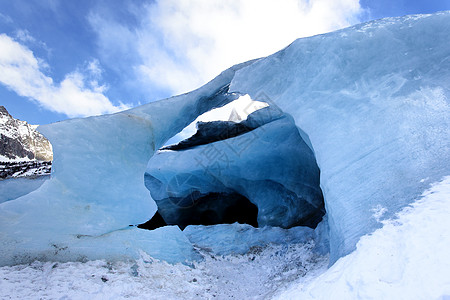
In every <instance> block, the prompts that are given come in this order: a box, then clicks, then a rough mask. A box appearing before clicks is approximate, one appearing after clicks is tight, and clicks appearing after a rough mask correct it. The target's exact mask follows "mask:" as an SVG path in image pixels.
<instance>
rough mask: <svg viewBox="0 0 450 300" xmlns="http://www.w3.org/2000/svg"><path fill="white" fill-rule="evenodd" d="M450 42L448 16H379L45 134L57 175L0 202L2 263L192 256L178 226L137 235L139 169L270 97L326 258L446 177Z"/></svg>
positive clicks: (145, 198) (141, 190)
mask: <svg viewBox="0 0 450 300" xmlns="http://www.w3.org/2000/svg"><path fill="white" fill-rule="evenodd" d="M449 40H450V12H442V13H436V14H433V15H421V16H407V17H402V18H388V19H382V20H378V21H373V22H369V23H365V24H360V25H357V26H353V27H350V28H346V29H343V30H339V31H336V32H332V33H328V34H323V35H318V36H314V37H309V38H303V39H299V40H296V41H295V42H293V43H292V44H291V45H289V46H288V47H286V48H285V49H283V50H281V51H279V52H277V53H275V54H273V55H271V56H268V57H266V58H261V59H257V60H254V61H250V62H247V63H244V64H240V65H237V66H234V67H232V68H230V69H228V70H226V71H224V72H223V73H222V74H220V75H219V76H218V77H217V78H215V79H214V80H212V81H211V82H209V83H208V84H206V85H205V86H203V87H201V88H199V89H197V90H195V91H193V92H190V93H187V94H183V95H180V96H176V97H173V98H169V99H166V100H162V101H158V102H153V103H150V104H146V105H143V106H141V107H137V108H134V109H131V110H128V111H124V112H120V113H117V114H113V115H106V116H98V117H91V118H86V119H74V120H68V121H64V122H59V123H55V124H50V125H45V126H40V127H39V128H38V129H39V131H40V132H42V133H43V134H44V135H45V136H46V137H47V138H48V139H49V140H50V141H51V143H52V145H53V149H54V164H53V170H52V176H51V179H49V180H47V181H45V182H44V183H43V184H42V186H41V187H40V188H38V189H37V190H35V191H33V192H31V193H29V194H27V195H24V196H22V197H19V198H17V199H14V200H11V201H6V202H3V203H1V204H0V247H1V250H2V256H1V257H0V265H8V264H16V263H23V262H29V261H33V260H34V259H44V260H45V259H47V260H51V259H57V260H65V261H67V260H80V259H96V258H108V259H119V258H136V257H137V256H138V255H139V251H144V252H147V253H148V254H150V255H152V256H154V257H155V258H158V259H164V260H167V261H169V262H179V261H185V260H192V259H196V258H197V257H198V256H197V254H196V252H195V249H194V248H193V246H192V243H191V242H190V241H189V239H188V238H187V236H186V234H184V233H183V232H182V231H181V230H180V229H178V228H177V227H176V226H166V227H162V228H158V229H156V230H152V231H149V230H143V229H139V228H138V227H136V225H138V224H142V223H144V222H146V221H147V220H149V219H150V218H151V217H152V216H153V215H154V214H155V212H156V209H157V206H156V203H155V201H153V199H152V198H151V196H150V193H149V191H148V190H147V189H146V187H145V184H144V173H145V171H146V169H147V163H148V162H149V160H150V159H151V157H152V156H153V155H154V154H155V153H156V151H157V149H159V148H161V147H162V146H163V145H164V143H165V142H166V141H167V140H168V139H170V138H171V137H172V136H174V135H175V134H177V133H178V132H180V131H181V130H182V129H183V128H185V127H186V126H187V125H188V124H189V123H190V122H192V121H193V120H194V119H195V118H196V117H197V116H199V115H200V114H202V113H204V112H206V111H208V110H211V109H212V108H215V107H220V106H222V105H225V104H226V103H229V102H231V101H233V100H236V99H237V98H238V97H239V95H245V94H248V95H250V96H251V98H252V99H253V100H255V101H263V102H264V101H266V100H269V101H270V102H271V103H272V104H273V105H276V106H277V107H279V108H280V109H281V110H282V111H284V112H286V113H288V114H289V115H290V116H292V118H293V120H294V121H295V124H296V126H297V127H298V128H299V132H304V133H305V135H307V136H308V137H309V142H307V144H308V146H309V147H310V148H311V149H312V151H313V154H314V156H315V158H316V161H317V164H318V167H319V168H320V172H321V173H320V187H321V189H322V192H323V195H324V202H325V208H326V218H324V221H323V222H322V223H321V224H319V226H318V229H317V230H316V231H323V232H328V233H329V240H328V238H326V237H323V235H322V237H321V239H322V240H324V241H329V247H330V262H331V263H334V262H335V261H336V260H337V259H339V258H340V257H342V256H344V255H347V254H349V253H350V252H352V251H353V250H354V249H355V247H356V244H357V242H358V240H359V239H360V237H361V236H363V235H366V234H369V233H372V232H373V231H375V230H376V229H377V228H379V227H381V223H380V220H381V221H382V220H383V219H387V218H391V217H394V216H395V214H396V213H397V212H398V211H400V210H401V209H402V208H404V207H405V206H406V205H408V204H410V203H411V201H413V200H414V199H416V198H417V197H418V196H420V195H421V194H422V192H423V191H424V190H426V189H427V187H428V186H429V184H430V183H432V182H438V181H439V180H440V179H442V178H443V177H444V176H446V175H448V174H449V171H450V170H449V167H448V161H449V158H450V155H449V154H450V152H449V148H450V147H449V146H450V145H449V139H448V136H450V135H449V128H450V126H449V125H450V124H449V123H450V118H449V116H450V113H449V112H450V110H449V101H448V99H449V94H450V44H449V43H448V41H449ZM304 140H305V141H306V139H305V138H304ZM261 167H262V168H263V167H264V166H261ZM374 211H377V212H378V213H377V214H375V216H374ZM381 212H384V214H381ZM130 225H131V226H130ZM230 227H233V226H230ZM231 230H233V229H231ZM217 236H218V238H220V236H222V235H221V234H217ZM105 245H108V247H105ZM219 250H220V249H219Z"/></svg>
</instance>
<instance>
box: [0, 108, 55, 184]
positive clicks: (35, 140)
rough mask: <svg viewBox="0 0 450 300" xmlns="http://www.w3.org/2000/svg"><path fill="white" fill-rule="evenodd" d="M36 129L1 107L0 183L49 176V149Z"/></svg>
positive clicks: (50, 159)
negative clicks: (20, 177)
mask: <svg viewBox="0 0 450 300" xmlns="http://www.w3.org/2000/svg"><path fill="white" fill-rule="evenodd" d="M36 128H37V125H30V124H28V123H27V122H25V121H21V120H18V119H15V118H13V117H12V116H11V115H10V114H9V113H8V111H7V110H6V108H5V107H4V106H0V179H4V178H8V177H17V176H32V175H40V174H42V173H43V174H48V173H49V172H50V165H51V161H52V159H53V151H52V145H51V144H50V142H49V141H48V140H47V139H46V138H45V137H44V136H43V135H42V134H41V133H39V132H38V131H37V130H36ZM34 169H36V170H34Z"/></svg>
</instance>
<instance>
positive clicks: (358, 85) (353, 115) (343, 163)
mask: <svg viewBox="0 0 450 300" xmlns="http://www.w3.org/2000/svg"><path fill="white" fill-rule="evenodd" d="M449 41H450V12H443V13H437V14H434V15H423V16H407V17H404V18H388V19H383V20H379V21H374V22H371V23H367V24H361V25H357V26H354V27H351V28H347V29H343V30H340V31H336V32H333V33H330V34H324V35H319V36H314V37H311V38H305V39H299V40H297V41H295V42H294V43H292V44H291V45H290V46H288V47H287V48H285V49H283V50H282V51H280V52H278V53H275V54H274V55H272V56H269V57H267V58H265V59H262V60H259V61H257V62H255V63H254V64H252V65H250V66H248V67H247V68H245V69H242V70H240V71H239V72H237V74H236V76H235V77H234V79H233V81H232V84H231V89H230V90H231V91H239V92H241V93H249V94H250V96H251V97H252V99H255V100H258V98H259V97H261V96H264V97H268V98H270V99H271V101H273V102H274V103H276V104H277V105H278V106H279V107H280V108H282V109H283V110H284V111H286V112H289V113H290V114H291V115H292V116H293V117H294V118H295V121H296V124H297V126H299V127H300V128H301V129H303V130H304V131H305V132H306V133H307V134H308V135H309V137H310V140H311V143H312V146H313V148H314V150H315V154H316V159H317V162H318V164H319V167H320V169H321V188H322V190H323V192H324V197H325V203H326V209H327V213H328V218H329V225H330V235H331V245H330V246H331V260H332V261H335V260H336V259H337V258H339V257H341V256H343V255H345V254H348V253H349V252H350V251H352V250H353V249H355V245H356V242H357V241H358V239H359V237H361V236H362V235H364V234H367V233H370V232H372V231H373V230H374V229H375V228H377V227H379V223H378V222H377V220H376V218H374V217H373V214H374V212H375V211H382V210H383V209H386V210H387V213H385V214H384V217H389V216H392V215H393V214H394V213H395V212H397V211H398V210H399V209H400V208H402V207H404V206H405V205H407V204H408V202H409V201H410V200H411V199H415V198H416V196H418V195H420V194H421V193H422V192H423V191H424V190H425V189H426V187H427V186H428V184H429V183H430V182H434V181H438V180H439V179H441V178H442V177H443V176H444V175H448V174H449V173H450V168H449V161H450V153H449V148H450V147H449V136H450V132H449V128H450V124H449V123H450V110H449V95H450V43H449Z"/></svg>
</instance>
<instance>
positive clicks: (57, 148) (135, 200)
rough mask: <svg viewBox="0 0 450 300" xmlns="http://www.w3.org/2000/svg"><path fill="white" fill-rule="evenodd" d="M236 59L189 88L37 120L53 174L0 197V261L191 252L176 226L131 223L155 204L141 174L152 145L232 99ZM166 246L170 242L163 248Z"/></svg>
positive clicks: (178, 256)
mask: <svg viewBox="0 0 450 300" xmlns="http://www.w3.org/2000/svg"><path fill="white" fill-rule="evenodd" d="M239 67H242V65H241V66H236V67H234V68H231V69H229V70H227V71H225V72H223V73H222V74H221V75H219V76H218V77H217V78H216V79H214V80H213V81H211V82H210V83H208V84H206V85H205V86H203V87H202V88H200V89H198V90H195V91H193V92H191V93H189V94H184V95H180V96H177V97H173V98H170V99H166V100H163V101H158V102H154V103H150V104H147V105H144V106H141V107H138V108H135V109H132V110H129V111H125V112H121V113H117V114H113V115H106V116H99V117H91V118H86V119H73V120H68V121H64V122H59V123H55V124H50V125H46V126H40V127H39V130H40V132H42V133H43V134H44V135H45V136H46V137H47V138H49V139H50V140H51V141H52V145H53V150H54V161H53V170H52V177H51V179H50V180H48V181H46V182H45V183H44V184H43V185H42V186H41V187H40V188H39V189H38V190H36V191H34V192H32V193H30V194H28V195H25V196H23V197H20V198H17V199H15V200H13V201H7V202H4V203H2V204H0V248H1V252H2V255H1V257H0V265H5V264H13V263H20V262H28V261H32V260H34V259H36V258H41V259H53V258H57V259H61V260H73V259H82V258H87V259H93V258H96V257H97V258H100V257H106V256H107V257H109V258H110V259H113V258H124V257H136V253H138V250H139V249H142V250H144V251H146V252H147V253H149V254H150V255H153V256H154V257H156V258H162V259H166V260H168V261H183V260H185V259H187V258H188V259H192V258H195V255H194V253H193V252H192V246H191V244H190V243H189V241H188V240H187V239H186V237H185V236H184V235H183V234H182V232H181V231H180V230H179V229H178V228H176V227H167V228H161V229H160V230H156V231H146V230H142V229H138V228H130V227H129V225H137V224H140V223H143V222H145V221H147V220H148V219H150V217H151V216H152V215H153V214H154V213H155V211H156V205H155V203H154V201H153V200H152V199H151V198H150V195H149V192H148V190H147V189H146V188H145V185H144V176H143V174H144V172H145V169H146V165H147V162H148V160H149V158H150V157H151V156H152V154H153V153H154V151H155V149H158V148H159V147H161V146H162V145H163V144H164V143H165V142H166V141H167V140H168V139H169V138H170V137H171V136H173V135H174V134H175V133H177V132H179V131H181V129H183V128H184V127H185V126H186V125H188V124H189V123H190V122H192V121H193V120H194V119H195V118H196V117H197V116H198V115H200V114H202V113H204V112H205V111H207V110H209V109H211V108H213V107H217V106H221V105H224V104H226V103H228V102H230V101H233V100H235V99H236V98H237V97H238V95H234V94H227V93H226V91H227V85H228V84H229V82H230V80H231V78H232V77H233V75H234V72H235V70H236V69H237V68H239ZM161 232H164V234H161ZM164 237H165V238H164ZM102 243H103V244H102ZM106 245H107V247H106ZM170 247H175V249H173V250H169V251H167V250H168V248H170ZM100 254H101V255H100Z"/></svg>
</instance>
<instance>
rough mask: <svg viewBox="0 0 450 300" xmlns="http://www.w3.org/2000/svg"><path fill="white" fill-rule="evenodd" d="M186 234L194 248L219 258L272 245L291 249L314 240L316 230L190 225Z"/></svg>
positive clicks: (237, 225) (305, 228) (240, 225)
mask: <svg viewBox="0 0 450 300" xmlns="http://www.w3.org/2000/svg"><path fill="white" fill-rule="evenodd" d="M183 233H184V234H185V235H186V236H187V238H188V239H189V241H190V242H191V243H193V244H194V245H195V246H197V247H200V248H202V249H205V250H207V251H211V252H212V253H214V254H219V255H229V254H244V253H247V252H248V251H249V250H250V249H251V248H253V247H256V246H266V245H268V244H269V243H271V244H279V245H288V244H297V243H306V242H308V241H309V240H312V239H313V238H315V234H314V230H313V229H311V228H309V227H292V228H290V229H282V228H279V227H268V226H267V227H262V228H254V227H252V226H250V225H247V224H239V223H234V224H219V225H212V226H202V225H190V226H188V227H186V229H184V230H183Z"/></svg>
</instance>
